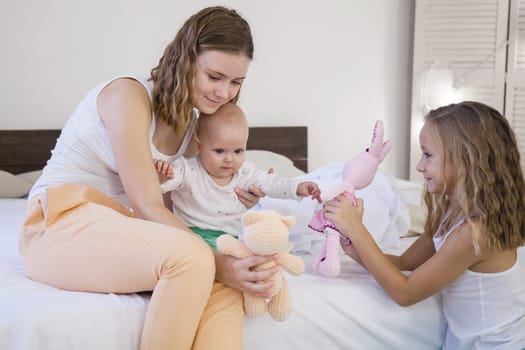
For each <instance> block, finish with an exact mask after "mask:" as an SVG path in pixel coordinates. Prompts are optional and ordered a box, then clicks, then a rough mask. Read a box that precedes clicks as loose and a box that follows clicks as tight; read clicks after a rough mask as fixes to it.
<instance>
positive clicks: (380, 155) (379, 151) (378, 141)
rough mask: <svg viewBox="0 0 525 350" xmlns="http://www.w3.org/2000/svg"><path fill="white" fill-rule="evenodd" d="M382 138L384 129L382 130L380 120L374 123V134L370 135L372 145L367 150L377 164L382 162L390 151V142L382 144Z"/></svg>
mask: <svg viewBox="0 0 525 350" xmlns="http://www.w3.org/2000/svg"><path fill="white" fill-rule="evenodd" d="M383 137H384V129H383V122H382V121H381V120H378V121H376V124H375V126H374V132H373V135H372V143H371V144H370V147H369V148H368V149H367V152H369V153H370V154H371V155H373V156H374V157H376V158H377V159H378V160H379V162H381V161H383V159H385V156H386V155H387V153H388V152H389V151H390V148H392V144H391V143H390V141H386V142H383Z"/></svg>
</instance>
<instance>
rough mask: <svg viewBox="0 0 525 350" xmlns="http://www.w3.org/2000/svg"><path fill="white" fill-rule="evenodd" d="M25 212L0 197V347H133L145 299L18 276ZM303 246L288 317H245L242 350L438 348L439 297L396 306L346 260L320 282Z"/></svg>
mask: <svg viewBox="0 0 525 350" xmlns="http://www.w3.org/2000/svg"><path fill="white" fill-rule="evenodd" d="M391 207H392V206H390V208H391ZM25 209H26V201H25V200H23V199H0V222H1V223H2V229H1V231H0V232H1V234H0V349H1V350H4V349H6V350H7V349H9V350H37V349H38V350H61V349H67V350H80V349H86V350H87V349H108V350H130V349H138V344H139V339H140V332H141V328H142V323H143V319H144V314H145V310H146V308H147V304H148V300H149V299H148V295H147V294H142V295H139V294H132V295H115V294H93V293H79V292H68V291H62V290H57V289H55V288H52V287H49V286H45V285H42V284H40V283H37V282H34V281H31V280H29V279H28V278H27V277H26V276H25V275H24V270H23V265H22V262H21V260H20V257H19V255H18V249H17V246H18V234H19V230H20V226H21V223H22V220H23V216H24V214H25ZM309 210H311V208H310V209H309ZM390 211H391V210H390ZM307 215H308V214H307ZM401 216H402V215H401ZM401 216H400V217H401ZM394 221H396V220H391V222H390V224H392V223H393V222H394ZM397 221H399V220H397ZM390 224H387V225H386V226H385V225H383V226H381V227H387V226H388V225H390ZM394 226H395V225H394ZM296 230H297V229H296ZM389 230H390V231H392V232H390V233H389V234H394V235H396V236H395V238H396V239H394V240H390V241H388V240H387V241H388V242H389V247H388V250H389V251H392V252H395V251H402V250H403V249H405V248H406V246H407V245H408V244H409V243H410V242H408V241H407V240H397V235H398V232H397V231H396V230H394V228H393V226H392V225H390V228H389ZM299 231H300V229H299ZM299 231H296V234H300V232H299ZM304 233H305V237H313V236H312V234H311V232H310V233H308V232H304ZM384 238H385V237H382V239H384ZM387 241H384V242H387ZM394 241H395V242H397V243H396V244H392V242H394ZM303 243H304V242H303ZM308 243H309V244H307V245H306V246H307V247H308V248H307V249H302V250H299V251H302V252H303V254H304V255H303V257H304V259H305V261H306V265H307V272H306V273H305V274H303V275H301V276H286V278H287V282H288V284H289V288H290V291H291V295H292V300H293V307H294V309H293V313H292V314H291V315H290V317H289V318H288V319H287V320H286V321H284V322H276V321H274V320H272V319H271V318H270V317H268V316H267V315H265V316H263V317H260V318H255V319H248V318H247V319H246V322H245V339H244V348H245V349H249V350H266V349H271V350H281V349H282V350H285V349H286V350H290V349H406V348H413V349H436V348H440V346H441V342H442V339H443V337H444V333H445V330H446V324H445V321H444V318H443V314H442V312H441V308H440V298H439V296H438V295H436V296H433V297H431V298H429V299H426V300H424V301H422V302H420V303H417V304H415V305H413V306H411V307H400V306H398V305H397V304H396V303H395V302H393V301H392V300H391V299H390V298H389V297H388V295H386V294H385V292H384V291H383V290H382V289H381V288H380V287H379V286H378V284H377V283H376V282H375V281H374V280H373V278H372V277H371V276H370V275H369V274H368V273H367V272H366V271H364V270H363V269H362V268H361V267H360V266H359V265H357V264H356V263H355V262H353V261H352V260H351V259H350V258H348V257H342V272H341V275H340V276H339V277H337V278H327V277H322V276H319V275H317V274H315V273H313V272H311V270H310V268H309V266H310V261H311V260H312V257H313V255H315V253H316V251H317V250H318V249H319V248H320V246H321V244H322V241H320V240H319V238H318V237H316V238H312V239H310V240H309V241H308ZM72 268H74V267H72Z"/></svg>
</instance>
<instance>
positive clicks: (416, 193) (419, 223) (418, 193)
mask: <svg viewBox="0 0 525 350" xmlns="http://www.w3.org/2000/svg"><path fill="white" fill-rule="evenodd" d="M394 187H395V188H396V190H397V191H398V192H399V194H400V195H401V197H402V198H403V200H404V201H405V203H406V204H407V206H408V209H409V212H410V228H409V231H410V232H409V234H410V233H416V234H421V233H423V232H424V226H425V220H426V217H427V211H426V207H425V204H424V202H423V191H424V186H423V183H422V182H418V181H407V180H401V179H395V181H394Z"/></svg>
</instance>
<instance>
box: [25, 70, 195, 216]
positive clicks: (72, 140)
mask: <svg viewBox="0 0 525 350" xmlns="http://www.w3.org/2000/svg"><path fill="white" fill-rule="evenodd" d="M118 78H131V79H135V80H136V81H138V82H140V83H141V84H142V85H143V86H144V88H145V89H146V90H147V92H148V96H149V99H150V101H151V91H152V89H153V83H152V82H151V81H148V80H147V79H144V78H140V77H133V76H126V77H116V78H113V79H111V80H108V81H106V82H103V83H101V84H99V85H98V86H96V87H95V88H94V89H92V90H91V91H89V92H88V93H87V94H86V96H85V97H84V98H83V99H82V101H81V102H80V103H79V105H78V106H77V108H76V110H75V111H74V112H73V114H72V115H71V117H70V118H69V119H68V121H67V123H66V125H65V127H64V128H63V129H62V132H61V134H60V137H59V138H58V139H57V144H56V146H55V148H54V150H53V151H52V152H51V154H52V155H51V158H50V159H49V160H48V162H47V164H46V166H45V167H44V169H43V172H42V176H41V177H40V178H39V179H38V180H37V182H36V183H35V185H34V186H33V188H32V189H31V192H30V194H29V198H33V197H34V196H36V195H40V196H41V197H43V204H44V207H45V202H46V189H47V188H48V187H49V186H55V185H60V184H64V183H77V184H84V185H87V186H90V187H92V188H94V189H96V190H98V191H100V192H102V193H104V194H105V195H107V196H108V197H111V198H113V199H115V200H116V201H118V202H120V203H122V204H123V205H125V206H126V207H129V203H128V199H127V197H126V194H125V192H124V188H123V186H122V182H121V180H120V177H119V174H118V170H117V167H116V165H115V159H114V157H113V151H112V148H111V143H110V140H109V135H108V131H107V129H106V127H105V125H104V123H103V121H102V119H101V118H100V115H99V113H98V109H97V97H98V95H99V93H100V91H102V89H104V87H106V86H107V85H108V84H109V83H111V82H112V81H114V80H115V79H118ZM151 120H152V122H151V126H150V130H149V144H150V149H151V154H152V157H153V158H157V159H163V160H166V161H173V160H174V159H176V158H178V157H180V156H182V155H183V154H184V151H185V150H186V147H187V145H188V143H189V141H190V139H191V135H192V134H193V131H194V128H195V125H196V121H197V120H196V118H195V117H194V119H193V120H192V121H191V123H190V126H189V128H188V130H187V132H186V134H185V136H184V140H183V143H182V145H181V147H180V149H179V150H178V152H177V154H175V155H171V156H169V155H165V154H162V153H160V152H159V151H158V150H157V149H156V147H155V146H154V145H153V133H154V131H155V115H154V114H153V113H152V118H151Z"/></svg>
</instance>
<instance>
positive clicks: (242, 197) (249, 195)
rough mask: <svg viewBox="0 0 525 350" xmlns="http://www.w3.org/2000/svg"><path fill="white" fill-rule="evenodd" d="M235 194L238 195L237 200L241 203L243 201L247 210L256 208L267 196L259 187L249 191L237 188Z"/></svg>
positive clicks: (251, 188)
mask: <svg viewBox="0 0 525 350" xmlns="http://www.w3.org/2000/svg"><path fill="white" fill-rule="evenodd" d="M235 193H236V194H237V198H239V201H241V203H242V204H244V206H245V207H246V209H250V208H251V207H253V206H255V205H256V204H257V203H259V200H260V199H261V198H262V197H264V196H265V195H266V194H265V193H264V192H263V191H262V190H261V189H260V188H258V187H257V186H250V187H248V191H244V190H243V189H240V188H236V189H235Z"/></svg>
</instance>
